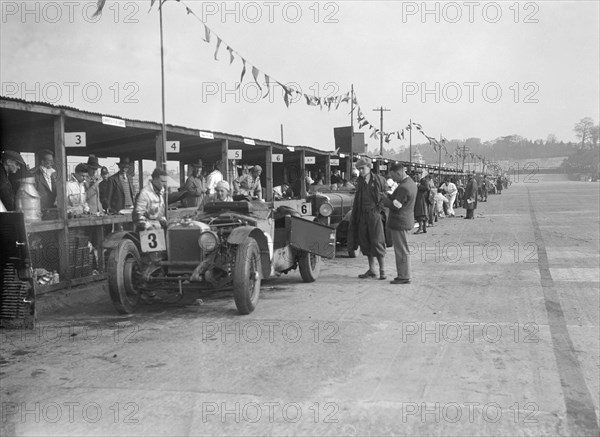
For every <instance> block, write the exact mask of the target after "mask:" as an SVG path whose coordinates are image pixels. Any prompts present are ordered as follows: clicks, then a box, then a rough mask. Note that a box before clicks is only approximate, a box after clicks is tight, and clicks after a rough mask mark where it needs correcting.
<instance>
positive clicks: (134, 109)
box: [0, 0, 600, 150]
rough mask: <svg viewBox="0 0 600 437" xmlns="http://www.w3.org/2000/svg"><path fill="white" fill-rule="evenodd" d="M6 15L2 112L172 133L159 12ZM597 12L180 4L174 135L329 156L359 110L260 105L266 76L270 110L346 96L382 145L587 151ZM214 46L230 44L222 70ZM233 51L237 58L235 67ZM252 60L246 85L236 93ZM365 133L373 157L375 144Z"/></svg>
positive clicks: (591, 8) (7, 10) (61, 8)
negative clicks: (92, 118)
mask: <svg viewBox="0 0 600 437" xmlns="http://www.w3.org/2000/svg"><path fill="white" fill-rule="evenodd" d="M0 3H1V7H2V22H1V28H0V37H1V38H0V40H1V42H0V61H1V62H0V77H1V83H2V92H1V94H2V95H3V96H7V97H15V98H23V99H25V100H30V101H46V102H48V103H53V104H58V105H66V106H72V107H76V108H78V109H83V110H87V111H92V112H99V113H102V114H106V115H115V116H119V117H124V118H133V119H141V120H149V121H157V122H160V120H161V69H160V27H159V13H158V9H157V5H156V4H155V5H154V7H153V8H152V9H151V10H150V0H144V1H138V2H133V1H119V2H116V1H111V0H107V1H106V5H105V7H104V11H103V13H102V15H101V17H99V18H92V14H93V12H94V10H95V4H96V2H95V1H85V2H77V1H71V2H69V1H58V2H34V1H28V2H21V1H1V2H0ZM599 5H600V2H598V1H538V2H514V1H510V2H503V1H500V2H477V1H475V2H433V1H432V2H405V1H404V2H403V1H386V2H377V1H368V2H367V1H347V2H345V1H342V2H327V1H325V2H314V1H307V2H287V1H282V2H279V1H273V2H269V1H265V2H262V1H258V2H200V1H193V0H188V1H186V2H176V1H172V0H169V1H167V2H166V4H165V5H164V6H163V21H164V22H163V31H164V62H165V109H166V110H165V116H166V121H167V123H170V124H176V125H183V126H187V127H191V128H196V129H201V130H212V131H220V132H227V133H230V134H238V135H243V136H246V137H250V138H259V139H264V140H271V141H280V139H281V125H283V142H284V143H285V144H287V145H305V146H311V147H315V148H318V149H322V150H333V149H334V137H333V128H334V127H339V126H348V125H350V120H351V118H350V115H349V112H350V105H349V104H347V103H341V104H340V106H339V108H338V109H337V110H336V109H335V107H332V108H331V110H328V109H327V107H323V109H320V108H319V107H318V106H317V107H315V106H308V105H307V104H306V102H305V100H304V99H301V100H299V101H297V102H295V103H292V104H291V105H290V107H289V108H288V107H286V104H285V103H284V100H283V93H282V90H281V87H279V86H277V87H271V88H270V91H269V95H267V97H266V98H263V99H260V98H258V97H257V96H258V92H259V91H258V87H257V86H256V84H255V82H254V78H253V76H252V66H255V67H256V68H257V69H258V70H259V74H258V81H259V83H260V84H261V85H262V87H263V89H262V93H263V94H264V93H265V82H264V80H265V79H264V74H267V75H269V76H270V77H271V81H279V82H281V83H284V84H290V83H296V84H297V85H296V86H297V87H298V89H299V90H301V92H302V93H306V94H310V95H316V96H320V97H329V96H335V95H344V94H345V93H347V92H349V91H350V88H351V86H352V85H353V86H354V90H355V93H356V99H357V101H358V105H359V107H360V109H361V111H362V113H363V115H364V117H365V118H366V119H367V120H368V121H369V122H370V123H371V124H372V125H373V126H375V127H377V128H379V112H375V111H373V109H375V108H378V107H381V106H383V107H384V108H386V109H389V110H390V111H388V112H384V126H383V130H384V131H385V132H393V131H398V130H401V129H403V128H404V127H406V125H407V124H408V122H409V120H412V121H413V122H416V123H419V124H420V125H421V126H422V128H423V131H424V132H426V133H427V135H429V136H433V137H437V138H439V136H440V135H443V136H444V137H445V138H447V139H449V140H451V139H466V138H471V137H476V138H481V139H482V141H487V140H493V139H495V138H498V137H500V136H506V135H511V134H518V135H521V136H524V137H526V138H529V139H532V140H536V139H544V140H545V139H546V138H547V137H548V135H549V134H554V135H556V137H557V138H558V139H559V140H564V141H575V140H576V137H575V134H574V132H573V126H574V124H575V123H576V122H577V121H578V120H580V119H581V118H583V117H591V118H592V119H593V120H594V122H595V123H596V124H597V123H598V121H599V118H600V114H599V112H600V108H599V106H600V103H599V102H600V85H599V80H600V79H599V78H600V71H599V69H600V47H599V46H600V33H599V15H600V6H599ZM186 6H187V7H189V9H190V10H192V11H193V12H194V13H195V15H194V14H188V13H186ZM149 10H150V12H148V11H149ZM202 21H204V22H205V23H206V25H207V26H208V27H209V28H210V29H211V40H210V43H206V42H205V41H204V37H205V28H204V25H203V24H202ZM217 36H218V37H220V38H221V39H222V41H223V43H222V44H221V46H220V49H219V51H218V54H217V58H218V60H215V59H214V55H215V49H216V45H217ZM227 45H229V46H230V47H232V48H233V50H235V52H236V53H235V59H234V61H233V63H231V64H230V62H229V53H228V52H227V50H226V47H227ZM241 57H243V58H245V59H246V66H247V67H246V68H247V71H246V74H245V77H244V79H243V82H242V83H241V86H240V87H239V89H237V90H236V85H237V83H238V82H239V81H240V75H241V71H242V61H241ZM355 129H357V127H356V122H355ZM361 131H363V132H365V138H366V139H367V142H368V144H369V146H370V147H373V148H377V147H378V144H379V141H378V140H376V139H373V138H369V135H370V133H371V131H370V130H368V129H366V128H363V129H362V130H361ZM424 141H425V139H424V138H423V137H420V138H419V137H417V138H416V139H415V138H413V143H419V142H421V143H423V142H424ZM390 146H392V147H394V148H397V149H398V148H402V147H407V146H408V141H407V140H397V139H393V140H392V141H391V142H390ZM386 147H388V146H386ZM370 150H372V149H370Z"/></svg>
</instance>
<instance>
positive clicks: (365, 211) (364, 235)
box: [348, 158, 387, 279]
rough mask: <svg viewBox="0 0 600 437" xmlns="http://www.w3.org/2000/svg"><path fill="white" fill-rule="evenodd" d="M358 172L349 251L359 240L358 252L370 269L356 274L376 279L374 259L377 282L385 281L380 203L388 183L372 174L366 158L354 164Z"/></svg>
mask: <svg viewBox="0 0 600 437" xmlns="http://www.w3.org/2000/svg"><path fill="white" fill-rule="evenodd" d="M356 168H357V169H358V170H359V172H360V176H359V177H358V179H357V182H356V183H357V186H356V194H355V195H354V203H353V204H352V218H351V220H350V226H349V229H348V248H351V247H355V246H354V242H355V241H358V245H359V246H360V250H361V252H362V253H363V255H366V257H367V258H368V260H369V269H368V270H367V271H366V272H365V273H363V274H360V275H358V277H359V278H361V279H365V278H376V277H377V274H376V273H375V272H376V266H375V260H377V262H378V264H379V279H386V276H385V265H384V257H385V251H386V241H385V231H384V227H383V211H384V209H383V208H384V207H383V201H384V199H385V198H386V190H387V184H386V181H385V179H384V178H383V177H381V176H379V175H377V174H374V173H372V172H371V168H372V163H371V160H370V159H369V158H361V159H359V160H358V162H357V163H356Z"/></svg>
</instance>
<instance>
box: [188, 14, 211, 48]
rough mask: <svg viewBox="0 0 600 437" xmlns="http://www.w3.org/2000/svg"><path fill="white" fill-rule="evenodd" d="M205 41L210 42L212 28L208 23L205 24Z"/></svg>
mask: <svg viewBox="0 0 600 437" xmlns="http://www.w3.org/2000/svg"><path fill="white" fill-rule="evenodd" d="M192 14H194V12H192ZM194 15H195V14H194ZM204 41H205V42H208V43H209V42H210V29H209V28H208V26H207V25H206V24H205V25H204Z"/></svg>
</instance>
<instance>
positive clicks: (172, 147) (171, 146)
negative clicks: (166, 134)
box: [167, 141, 179, 153]
mask: <svg viewBox="0 0 600 437" xmlns="http://www.w3.org/2000/svg"><path fill="white" fill-rule="evenodd" d="M167 153H179V141H167Z"/></svg>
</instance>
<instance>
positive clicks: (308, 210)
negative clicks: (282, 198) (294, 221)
mask: <svg viewBox="0 0 600 437" xmlns="http://www.w3.org/2000/svg"><path fill="white" fill-rule="evenodd" d="M300 214H302V215H312V204H311V203H310V202H308V203H302V204H301V205H300Z"/></svg>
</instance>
